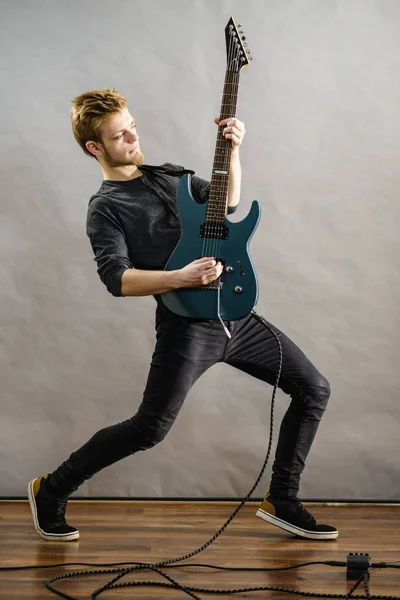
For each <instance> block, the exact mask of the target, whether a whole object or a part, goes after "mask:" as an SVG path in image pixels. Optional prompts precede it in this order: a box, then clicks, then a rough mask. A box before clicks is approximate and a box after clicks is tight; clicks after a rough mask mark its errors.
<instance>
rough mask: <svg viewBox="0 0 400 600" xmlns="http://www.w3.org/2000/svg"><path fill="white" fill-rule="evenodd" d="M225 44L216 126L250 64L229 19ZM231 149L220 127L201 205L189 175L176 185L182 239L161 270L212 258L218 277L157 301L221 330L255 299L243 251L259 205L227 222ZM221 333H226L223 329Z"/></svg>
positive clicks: (231, 112) (230, 110) (232, 106)
mask: <svg viewBox="0 0 400 600" xmlns="http://www.w3.org/2000/svg"><path fill="white" fill-rule="evenodd" d="M239 27H240V25H239ZM225 39H226V55H227V68H226V74H225V83H224V89H223V95H222V103H221V112H220V117H221V120H222V119H227V118H230V117H234V116H235V114H236V104H237V96H238V87H239V75H240V71H241V69H242V68H243V67H245V66H248V65H249V64H250V60H251V56H250V53H249V49H248V46H247V43H246V42H245V39H246V38H245V37H244V35H243V31H242V30H239V29H238V27H237V26H236V24H235V22H234V20H233V18H231V19H230V20H229V22H228V24H227V26H226V28H225ZM231 149H232V141H231V140H229V139H228V140H227V139H225V138H224V136H223V134H222V127H219V128H218V133H217V142H216V147H215V154H214V163H213V169H212V175H211V188H210V196H209V200H208V202H207V203H206V204H199V203H197V202H195V201H194V200H193V198H192V195H191V191H190V175H187V174H186V175H184V176H183V177H182V178H181V179H180V181H179V183H178V187H177V192H176V201H177V205H178V211H179V216H180V218H181V223H182V233H181V237H180V240H179V242H178V244H177V246H176V248H175V250H174V251H173V253H172V254H171V256H170V258H169V261H168V263H167V265H166V266H165V270H167V271H172V270H177V269H181V268H182V267H184V266H186V265H187V264H189V263H190V262H192V261H193V260H196V259H197V258H201V257H203V256H212V257H214V258H215V260H216V261H217V262H221V263H222V265H223V271H222V273H221V276H220V277H219V278H218V279H217V280H216V281H213V282H212V283H210V284H208V285H207V286H202V287H196V288H179V289H177V290H173V291H171V292H166V293H164V294H162V295H161V297H162V301H163V303H164V304H165V305H166V307H167V308H168V309H169V310H171V311H172V312H173V313H175V314H178V315H181V316H185V317H191V318H194V319H219V320H220V321H221V323H222V325H223V326H224V324H223V322H222V320H234V319H240V318H242V317H244V316H245V315H246V314H248V313H249V312H250V311H251V310H252V309H253V308H254V306H255V304H256V302H257V296H258V285H257V278H256V274H255V272H254V269H253V265H252V263H251V260H250V257H249V254H248V245H249V241H250V238H251V236H252V235H253V232H254V230H255V228H256V226H257V224H258V221H259V219H260V205H259V203H258V202H257V201H256V200H254V201H253V203H252V205H251V208H250V212H249V213H248V215H247V217H245V218H244V219H243V220H242V221H240V222H236V223H234V222H231V221H229V220H228V219H227V218H226V215H227V194H228V182H229V170H230V158H231ZM224 329H225V331H226V332H227V330H226V328H225V326H224ZM227 335H228V332H227Z"/></svg>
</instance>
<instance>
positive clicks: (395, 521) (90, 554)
mask: <svg viewBox="0 0 400 600" xmlns="http://www.w3.org/2000/svg"><path fill="white" fill-rule="evenodd" d="M235 506H236V504H235V503H216V502H213V503H211V502H125V501H121V502H114V501H113V502H93V501H88V502H83V501H70V503H69V506H68V514H67V516H68V521H69V522H70V523H71V524H73V525H74V526H76V527H77V528H78V529H79V530H80V533H81V537H80V540H79V541H78V542H67V543H57V542H46V541H44V540H41V539H40V538H39V537H38V536H37V534H36V532H35V531H34V528H33V524H32V521H31V516H30V511H29V507H28V504H27V502H24V501H15V502H8V501H3V502H0V523H1V537H0V563H1V566H14V565H15V566H16V565H23V564H34V565H45V564H50V563H61V562H96V563H99V562H103V563H105V562H107V563H108V562H123V561H142V562H156V561H161V560H165V559H168V558H173V557H178V556H182V555H185V554H187V553H189V552H191V551H192V550H195V549H196V548H197V547H199V546H201V545H203V543H205V542H206V541H207V540H208V539H209V538H211V537H212V536H213V534H214V533H215V531H216V530H217V529H219V527H220V526H221V525H222V524H223V523H224V522H225V519H226V518H227V517H228V516H229V515H230V514H231V512H233V510H234V508H235ZM257 506H258V504H254V503H248V504H247V505H246V506H245V507H244V508H243V509H242V510H241V511H240V512H239V514H238V515H237V516H236V518H235V519H234V520H233V521H232V523H231V524H230V525H229V527H228V528H227V530H226V531H225V533H223V534H222V536H221V537H220V538H218V539H217V540H216V541H215V542H214V543H213V544H212V545H211V546H210V547H209V548H207V549H206V550H205V551H204V552H202V553H201V554H200V555H198V556H196V557H194V558H193V559H191V560H190V562H191V563H193V562H196V563H209V564H214V565H221V566H229V567H246V566H249V567H282V566H288V565H292V564H296V563H301V562H308V561H326V560H338V561H346V556H347V554H348V553H349V552H366V553H368V554H369V555H370V556H371V560H372V562H392V561H400V535H399V534H400V506H396V505H338V506H324V505H306V506H307V508H308V509H309V510H310V511H311V512H312V513H313V514H314V516H315V517H317V519H318V520H319V521H320V522H325V523H329V524H333V525H335V526H336V527H337V528H338V529H339V531H340V535H339V539H338V540H336V541H328V542H314V541H306V540H302V539H300V538H296V537H293V536H291V535H290V534H286V533H285V532H284V531H282V530H280V529H278V528H276V527H273V526H271V525H268V524H267V523H265V522H264V521H262V520H260V519H258V518H257V517H255V511H256V508H257ZM399 565H400V562H399ZM77 569H78V567H76V568H72V569H70V570H73V571H74V570H77ZM66 571H68V569H66V568H63V567H57V568H52V569H41V570H35V571H33V570H30V571H14V572H9V571H5V572H4V571H3V572H2V573H1V576H0V598H1V600H8V599H18V600H19V599H20V600H24V599H29V600H46V599H49V598H57V596H55V595H54V594H52V593H51V592H49V591H48V590H47V589H46V588H45V587H44V581H45V580H46V579H48V578H50V577H51V576H53V575H55V574H57V573H62V572H66ZM167 572H168V573H169V574H170V575H171V576H172V577H176V578H177V579H178V581H179V582H180V583H182V584H183V585H193V586H199V587H209V588H225V589H233V588H243V587H253V586H279V587H288V588H291V589H295V590H301V591H304V592H314V593H315V592H320V593H321V592H325V593H333V594H343V595H344V594H346V592H347V591H348V590H349V589H350V587H351V583H349V582H347V581H346V571H345V569H344V568H338V567H334V568H333V567H328V566H309V567H305V568H301V569H296V570H293V571H281V572H279V571H277V572H253V573H249V572H246V571H237V572H223V571H216V570H208V569H207V570H206V569H200V568H188V569H170V570H168V571H167ZM155 578H158V577H157V576H155V575H153V574H149V573H148V572H147V573H146V574H139V575H137V580H138V579H142V580H150V579H155ZM110 579H111V575H106V576H103V575H102V576H100V577H94V576H90V577H85V578H77V579H70V580H67V581H65V580H64V581H62V582H60V583H59V584H58V586H59V588H60V589H61V590H63V591H64V592H67V593H68V594H70V595H71V596H73V597H77V598H79V599H90V598H91V593H92V592H93V591H94V590H96V589H97V588H99V587H101V586H102V585H104V584H105V583H106V582H107V581H108V580H110ZM130 580H133V577H132V575H128V576H127V577H126V578H125V579H124V580H123V581H130ZM370 591H371V595H372V598H373V597H375V596H378V595H391V596H393V595H397V596H399V597H400V570H397V569H381V570H376V571H373V572H372V573H371V581H370ZM363 593H364V592H363V589H362V587H361V589H360V588H359V590H357V594H360V595H363ZM198 595H200V596H201V597H202V598H210V599H213V600H215V599H216V598H221V597H222V598H250V599H251V598H254V600H261V599H266V600H282V599H283V600H285V599H288V600H289V599H291V598H296V599H297V598H299V596H297V595H296V594H290V595H289V594H284V593H281V592H271V591H270V592H267V591H259V592H252V593H249V592H243V593H240V594H229V595H226V596H220V595H218V596H217V595H216V594H204V593H203V594H201V593H198ZM99 598H100V599H102V600H116V599H117V598H121V599H126V598H143V599H146V600H150V599H154V600H156V599H157V600H159V599H160V598H166V599H171V600H172V599H177V600H178V599H182V598H183V599H184V598H189V596H187V595H186V594H184V593H183V592H181V591H177V590H167V589H162V588H145V587H141V588H140V587H137V588H132V587H131V588H123V589H115V590H110V591H106V592H105V593H104V594H102V595H100V597H99Z"/></svg>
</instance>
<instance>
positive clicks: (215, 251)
mask: <svg viewBox="0 0 400 600" xmlns="http://www.w3.org/2000/svg"><path fill="white" fill-rule="evenodd" d="M233 53H234V44H233V35H231V36H230V39H229V46H228V70H227V74H226V80H225V84H224V94H223V99H222V105H224V104H226V103H224V100H225V97H226V94H227V91H228V89H229V86H232V85H234V84H235V82H234V81H231V80H230V79H233V73H232V74H231V72H230V71H229V65H231V64H232V62H233ZM235 92H237V90H235ZM228 93H230V92H228ZM221 108H222V107H221ZM221 112H224V111H223V110H221ZM230 116H232V115H230ZM220 135H221V134H220V132H219V131H218V133H217V147H216V154H218V141H219V139H218V138H219V137H220ZM227 154H228V155H229V156H225V158H224V160H223V162H222V165H223V170H225V171H227V172H229V162H230V161H229V159H230V152H228V153H227ZM217 160H218V159H217ZM215 162H216V161H214V166H215ZM215 178H216V174H215V169H214V181H215ZM221 187H222V193H223V195H224V197H225V198H226V196H227V191H228V189H227V188H228V185H227V182H226V180H223V181H222V184H221ZM225 207H226V205H225ZM208 212H209V214H210V211H208ZM214 213H215V214H216V217H214V218H215V222H216V224H213V222H214V221H213V219H212V217H211V218H210V220H211V224H210V225H209V224H208V223H207V218H206V225H205V232H204V233H205V239H204V240H203V256H214V257H215V258H221V257H220V256H219V254H220V248H221V240H220V239H219V238H218V227H219V225H220V224H219V223H218V217H219V214H218V213H219V210H218V207H217V208H214ZM225 215H226V208H225ZM222 224H223V223H222ZM208 235H210V237H208ZM214 236H215V237H214ZM209 250H210V251H209ZM205 252H206V254H205Z"/></svg>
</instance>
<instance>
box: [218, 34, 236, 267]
mask: <svg viewBox="0 0 400 600" xmlns="http://www.w3.org/2000/svg"><path fill="white" fill-rule="evenodd" d="M233 41H234V40H233V36H231V39H230V48H229V61H230V65H231V66H233V62H234V60H238V55H236V57H234V52H235V45H234V43H233ZM238 66H239V65H238ZM234 79H235V72H234V71H228V72H227V77H226V86H225V90H224V91H225V93H224V98H223V100H225V96H226V94H227V93H228V94H229V95H230V97H232V91H233V92H234V93H233V96H234V98H235V99H236V93H237V89H235V90H232V89H231V88H232V87H233V86H234V85H235V81H234ZM231 109H232V106H231ZM233 109H234V111H233V112H234V113H235V114H236V103H234V106H233ZM230 112H231V113H232V110H231V111H230ZM229 116H230V117H231V116H233V115H232V114H230V115H229ZM221 136H222V134H221ZM230 155H231V149H230V151H229V152H227V153H226V154H225V158H224V160H223V163H222V164H223V170H224V171H227V173H229V170H230V157H231V156H230ZM223 177H224V176H223ZM221 188H222V189H220V193H222V195H223V196H222V197H223V198H224V200H225V204H224V214H223V215H221V217H223V218H222V219H221V220H222V223H221V224H220V225H221V226H222V227H223V225H224V222H225V216H226V202H227V194H228V188H229V178H225V177H224V178H223V179H222V184H221ZM220 193H219V194H220ZM220 204H221V203H220ZM221 207H222V205H221V206H220V207H219V210H220V209H221ZM219 210H218V209H217V223H218V216H219V215H218V212H219ZM217 227H218V225H217ZM216 236H217V237H216V238H215V257H216V258H221V256H220V253H221V246H222V241H221V238H219V237H218V232H216Z"/></svg>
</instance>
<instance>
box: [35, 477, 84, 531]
mask: <svg viewBox="0 0 400 600" xmlns="http://www.w3.org/2000/svg"><path fill="white" fill-rule="evenodd" d="M47 477H48V475H44V476H43V477H38V478H37V479H33V480H32V481H30V482H29V484H28V499H29V504H30V507H31V510H32V516H33V523H34V525H35V529H36V531H37V532H38V534H39V535H40V537H42V538H43V539H45V540H51V541H56V542H69V541H71V540H77V539H78V538H79V531H78V530H77V529H75V527H71V526H70V525H68V523H67V522H66V520H65V508H66V506H67V502H61V501H60V500H58V499H57V498H54V497H53V496H50V495H49V494H48V493H47V492H46V491H45V489H44V488H45V483H46V478H47Z"/></svg>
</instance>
